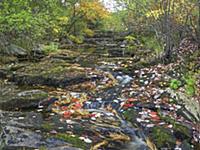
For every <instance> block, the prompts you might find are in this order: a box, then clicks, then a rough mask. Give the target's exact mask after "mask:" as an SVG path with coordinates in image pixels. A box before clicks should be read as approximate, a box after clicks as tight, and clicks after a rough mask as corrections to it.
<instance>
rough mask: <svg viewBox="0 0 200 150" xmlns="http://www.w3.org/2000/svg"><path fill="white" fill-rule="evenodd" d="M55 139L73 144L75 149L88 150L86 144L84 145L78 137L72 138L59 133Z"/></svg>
mask: <svg viewBox="0 0 200 150" xmlns="http://www.w3.org/2000/svg"><path fill="white" fill-rule="evenodd" d="M55 138H58V139H61V140H64V141H66V142H68V143H70V144H72V145H73V146H74V147H78V148H82V149H84V150H86V149H87V145H86V143H84V142H83V141H82V140H80V139H79V137H78V136H71V135H68V134H63V133H58V134H57V135H55Z"/></svg>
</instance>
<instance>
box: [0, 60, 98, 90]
mask: <svg viewBox="0 0 200 150" xmlns="http://www.w3.org/2000/svg"><path fill="white" fill-rule="evenodd" d="M1 72H2V74H3V75H2V76H0V78H6V79H8V80H9V81H11V82H15V83H16V84H18V85H31V86H33V85H47V86H53V87H62V88H64V87H67V86H70V85H74V84H78V83H83V82H86V81H93V80H97V79H99V78H100V77H99V76H97V77H89V76H87V71H86V70H85V69H84V68H82V67H80V66H79V65H77V64H73V65H71V64H68V63H65V62H63V61H61V60H58V61H54V60H50V61H49V60H46V61H43V62H40V63H27V64H26V65H25V66H24V67H17V65H14V66H12V67H11V68H9V69H7V70H3V69H1Z"/></svg>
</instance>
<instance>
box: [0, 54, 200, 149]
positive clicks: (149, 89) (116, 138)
mask: <svg viewBox="0 0 200 150" xmlns="http://www.w3.org/2000/svg"><path fill="white" fill-rule="evenodd" d="M73 56H74V57H76V59H75V60H74V59H69V58H70V57H72V58H74V57H73ZM73 56H72V55H69V53H68V52H66V51H64V52H59V53H55V54H50V55H49V56H48V57H46V58H44V59H43V60H42V61H41V62H38V63H30V62H27V63H25V65H24V64H16V65H13V66H12V65H11V66H9V67H8V66H3V67H2V69H1V70H2V72H4V79H9V77H10V76H12V74H17V75H22V76H23V75H26V76H28V77H29V78H28V79H31V77H32V76H35V75H36V76H39V77H40V76H42V77H44V78H45V79H48V78H53V79H55V80H56V81H57V84H54V82H53V83H52V84H44V83H46V82H40V81H36V80H34V82H36V83H37V84H38V85H46V86H42V87H41V86H39V87H40V88H41V89H40V88H39V87H37V86H34V89H33V86H32V88H31V89H21V88H22V87H21V86H18V87H16V88H14V87H15V85H12V86H11V88H14V89H15V90H17V92H16V93H21V92H22V93H21V94H19V95H21V96H22V95H24V93H25V95H26V94H27V95H29V93H31V92H30V91H32V90H37V91H38V89H40V90H42V91H46V92H48V95H49V96H48V98H47V99H46V97H45V98H44V99H43V98H42V100H41V101H40V102H38V108H37V109H34V110H28V112H24V111H23V109H22V112H19V111H16V112H11V111H10V112H5V111H1V112H0V114H1V124H0V126H1V129H0V131H1V135H5V138H2V139H1V143H3V144H2V145H4V146H5V147H12V148H13V147H14V148H21V147H25V148H27V149H28V148H40V147H43V148H48V149H56V148H58V147H59V148H60V149H62V148H64V147H69V149H70V148H71V147H73V146H74V147H78V148H81V149H90V148H91V149H93V150H95V149H96V150H97V149H101V148H104V149H115V150H116V149H117V148H118V149H125V150H126V149H134V148H136V147H137V148H138V149H141V150H144V149H145V148H146V149H147V147H148V148H150V147H151V148H152V147H154V148H155V145H156V147H157V148H160V149H161V148H175V147H177V148H182V149H183V150H185V149H195V148H196V147H198V144H199V135H200V133H199V130H198V125H199V118H198V113H199V111H198V109H199V108H198V106H196V107H197V109H196V110H195V111H190V110H191V108H193V106H191V108H188V107H185V105H188V103H189V102H190V101H191V100H192V101H194V104H198V103H196V102H198V96H199V95H198V93H197V95H194V96H193V98H191V99H190V98H187V100H186V101H187V103H184V100H182V98H181V97H180V96H174V93H175V94H178V93H179V92H182V93H181V95H185V94H186V93H184V92H183V87H179V88H178V89H176V90H174V89H173V90H172V89H169V86H170V81H171V79H173V78H174V77H177V78H178V79H179V78H181V76H183V74H182V72H181V70H180V69H179V63H172V64H168V65H163V64H156V65H154V66H148V67H144V66H143V68H142V69H141V68H140V69H135V70H131V69H130V68H131V66H133V65H134V63H135V61H132V59H133V58H129V59H127V60H128V61H126V59H119V58H115V59H113V60H114V61H112V60H111V58H109V57H106V58H102V57H98V56H96V55H95V56H94V55H93V54H91V53H89V54H87V53H85V52H84V53H82V54H80V55H79V54H78V55H77V53H76V54H73ZM88 56H89V57H88ZM88 59H89V60H88ZM90 60H91V61H90ZM74 62H76V63H77V64H72V63H74ZM88 62H89V64H88ZM177 68H178V69H177ZM126 69H128V71H129V75H127V74H126V73H124V72H125V71H122V70H126ZM2 74H3V73H2ZM80 76H81V77H87V78H89V79H90V80H87V81H84V82H82V81H77V82H76V83H77V84H75V85H74V84H71V85H70V84H68V85H66V84H63V86H58V85H59V82H60V84H61V85H62V81H63V80H62V79H65V78H68V79H70V78H76V77H80ZM77 79H78V78H77ZM93 79H94V80H93ZM55 80H54V81H55ZM10 81H12V80H10ZM25 81H26V82H24V81H22V80H20V82H17V81H16V82H15V83H16V84H23V85H27V84H29V81H28V80H25ZM37 84H30V85H37ZM49 85H51V86H52V85H53V86H52V87H51V88H49V87H48V86H49ZM3 86H5V85H2V87H3ZM6 86H7V85H6ZM182 86H183V85H182ZM60 87H61V88H60ZM1 89H3V88H1ZM5 89H9V88H5ZM15 90H14V91H15ZM23 91H25V92H23ZM27 91H28V92H27ZM10 93H12V92H10ZM14 93H15V92H14ZM36 93H37V92H36ZM9 97H10V98H9ZM12 97H13V95H12V94H11V95H10V96H8V98H7V99H12ZM184 97H185V96H184ZM36 120H37V121H36ZM4 131H9V133H10V134H9V133H5V132H4ZM17 132H18V133H20V134H19V135H17V134H16V133H17ZM10 136H11V137H10ZM2 137H4V136H2ZM27 137H28V138H27ZM27 139H31V140H32V141H35V143H36V145H34V143H31V144H30V143H29V141H27ZM38 139H39V140H38ZM9 140H10V141H9ZM8 141H9V142H8ZM19 141H21V142H19ZM49 141H50V142H51V144H53V145H51V144H50V145H49ZM18 142H19V143H20V145H17V143H18ZM152 142H153V143H155V145H154V144H153V143H152ZM69 143H71V144H69ZM66 145H67V146H66ZM59 148H58V149H59ZM72 149H73V148H72Z"/></svg>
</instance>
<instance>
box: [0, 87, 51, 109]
mask: <svg viewBox="0 0 200 150" xmlns="http://www.w3.org/2000/svg"><path fill="white" fill-rule="evenodd" d="M47 97H48V94H47V93H46V92H44V91H41V90H29V91H23V92H20V93H16V95H11V96H10V98H9V96H7V98H1V101H0V109H3V110H15V109H28V108H36V107H37V106H38V103H39V102H40V101H43V100H45V99H47Z"/></svg>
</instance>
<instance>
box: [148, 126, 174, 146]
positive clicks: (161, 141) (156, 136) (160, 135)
mask: <svg viewBox="0 0 200 150" xmlns="http://www.w3.org/2000/svg"><path fill="white" fill-rule="evenodd" d="M150 137H151V140H152V141H153V142H154V143H155V144H156V146H157V147H158V148H163V147H165V148H173V147H174V146H175V142H176V139H175V138H174V136H173V134H172V133H171V132H170V131H169V130H167V129H165V128H162V127H154V128H153V129H152V132H151V134H150Z"/></svg>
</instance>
